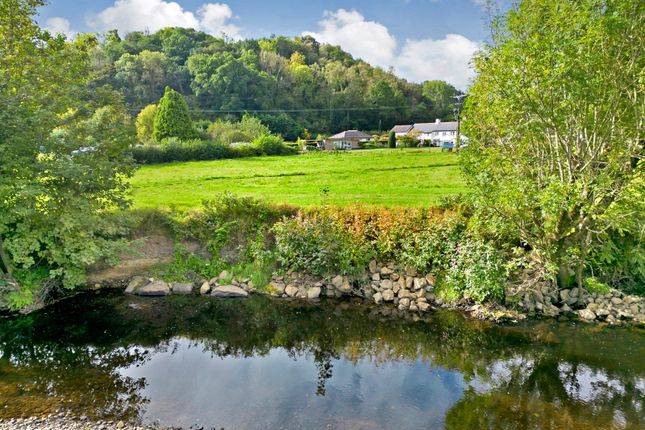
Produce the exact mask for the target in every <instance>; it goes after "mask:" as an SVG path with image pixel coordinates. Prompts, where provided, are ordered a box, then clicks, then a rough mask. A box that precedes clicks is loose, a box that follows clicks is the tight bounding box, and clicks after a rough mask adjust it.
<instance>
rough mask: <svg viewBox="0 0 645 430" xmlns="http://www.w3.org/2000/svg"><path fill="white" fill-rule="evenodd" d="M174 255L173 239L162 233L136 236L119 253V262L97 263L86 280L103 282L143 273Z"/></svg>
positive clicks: (170, 259)
mask: <svg viewBox="0 0 645 430" xmlns="http://www.w3.org/2000/svg"><path fill="white" fill-rule="evenodd" d="M174 255H175V241H174V240H173V239H171V238H170V237H169V236H166V235H163V234H153V235H150V236H145V237H140V238H137V239H136V240H134V241H133V242H132V249H131V250H128V251H127V252H124V253H123V254H121V255H119V262H118V263H117V264H116V265H114V266H108V265H107V264H104V263H103V264H97V265H95V266H93V267H91V268H90V270H89V272H88V276H87V279H88V282H90V283H93V284H94V283H98V284H101V283H104V282H110V281H117V280H122V279H127V278H131V277H132V276H135V275H145V274H147V273H149V272H150V270H151V269H152V268H153V267H154V266H156V265H158V264H162V263H169V262H171V261H172V260H173V257H174Z"/></svg>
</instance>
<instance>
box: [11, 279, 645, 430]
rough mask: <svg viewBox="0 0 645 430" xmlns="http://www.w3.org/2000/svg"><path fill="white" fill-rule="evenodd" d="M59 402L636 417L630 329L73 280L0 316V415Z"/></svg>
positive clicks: (409, 417) (199, 411)
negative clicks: (47, 298)
mask: <svg viewBox="0 0 645 430" xmlns="http://www.w3.org/2000/svg"><path fill="white" fill-rule="evenodd" d="M61 409H63V410H68V411H72V412H74V413H76V414H78V415H84V416H87V417H89V418H96V419H120V420H127V421H132V422H141V423H145V424H160V425H163V426H178V427H179V426H182V427H189V426H198V427H199V426H204V427H205V428H213V427H214V428H217V429H221V428H224V429H398V430H403V429H441V428H449V429H480V428H491V429H493V428H495V429H529V428H530V429H612V428H616V429H642V428H645V330H644V329H639V328H628V327H600V326H593V325H583V324H578V323H575V322H568V321H560V322H556V321H532V322H527V323H522V324H519V325H502V326H500V325H494V324H491V323H487V322H482V321H474V320H471V319H467V318H464V317H463V316H462V315H460V314H458V313H455V312H448V311H441V312H435V313H432V314H430V315H428V316H427V317H424V319H422V320H419V321H412V320H405V319H402V318H400V317H395V316H391V315H386V314H385V315H384V314H383V311H382V310H379V309H377V308H371V307H369V306H365V305H358V304H356V303H354V302H351V301H347V302H338V301H323V302H322V303H321V304H319V305H312V304H305V303H295V302H285V301H276V300H271V299H269V298H264V297H254V298H251V299H248V300H221V299H220V300H217V299H211V298H202V297H180V296H170V297H166V298H138V297H133V296H124V295H122V294H120V293H118V294H117V293H114V292H100V293H88V294H84V295H81V296H77V297H75V298H72V299H69V300H65V301H63V302H60V303H58V304H56V305H54V306H51V307H49V308H47V309H45V310H43V311H40V312H37V313H34V314H31V315H28V316H22V317H17V318H16V317H13V318H4V319H0V418H9V417H18V416H30V415H41V414H46V413H50V412H55V411H58V410H61Z"/></svg>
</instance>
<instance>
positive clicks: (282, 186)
mask: <svg viewBox="0 0 645 430" xmlns="http://www.w3.org/2000/svg"><path fill="white" fill-rule="evenodd" d="M457 163H458V156H457V155H456V154H453V153H442V152H440V151H438V150H437V149H428V148H422V149H376V150H361V151H347V152H337V153H310V154H305V155H295V156H282V157H253V158H238V159H232V160H215V161H200V162H186V163H171V164H161V165H149V166H143V167H141V168H140V169H139V171H138V172H137V174H136V175H135V177H134V178H133V179H132V187H133V193H134V200H135V207H136V208H164V207H165V208H174V209H180V210H183V209H190V208H193V207H197V206H199V205H200V204H201V202H202V201H203V200H205V199H209V198H211V197H213V196H214V195H216V194H220V193H223V192H231V193H233V194H236V195H240V196H254V197H257V198H261V199H265V200H268V201H271V202H275V203H289V204H292V205H297V206H315V205H323V204H329V205H340V206H346V205H349V204H355V203H359V204H364V205H368V206H391V207H392V206H424V205H425V206H427V205H434V204H436V203H437V202H438V201H439V199H440V198H441V197H442V196H445V195H449V194H455V193H460V192H463V191H464V190H465V183H464V180H463V178H462V176H461V172H460V170H459V166H458V165H457Z"/></svg>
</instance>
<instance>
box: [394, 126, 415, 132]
mask: <svg viewBox="0 0 645 430" xmlns="http://www.w3.org/2000/svg"><path fill="white" fill-rule="evenodd" d="M412 127H414V126H413V125H412V124H405V125H395V126H394V127H392V130H390V131H392V132H394V133H407V132H408V131H410V130H412Z"/></svg>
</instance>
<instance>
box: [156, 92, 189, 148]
mask: <svg viewBox="0 0 645 430" xmlns="http://www.w3.org/2000/svg"><path fill="white" fill-rule="evenodd" d="M194 135H195V133H194V131H193V125H192V121H191V119H190V113H189V112H188V105H187V104H186V100H184V97H183V96H182V95H181V94H179V93H178V92H177V91H175V90H173V89H172V88H170V87H166V91H165V93H164V96H163V97H162V98H161V100H159V106H158V107H157V113H156V114H155V121H154V130H153V131H152V138H153V139H154V140H156V141H158V142H159V141H161V140H163V139H166V138H168V137H176V138H177V139H180V140H185V139H190V138H192V137H194Z"/></svg>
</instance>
